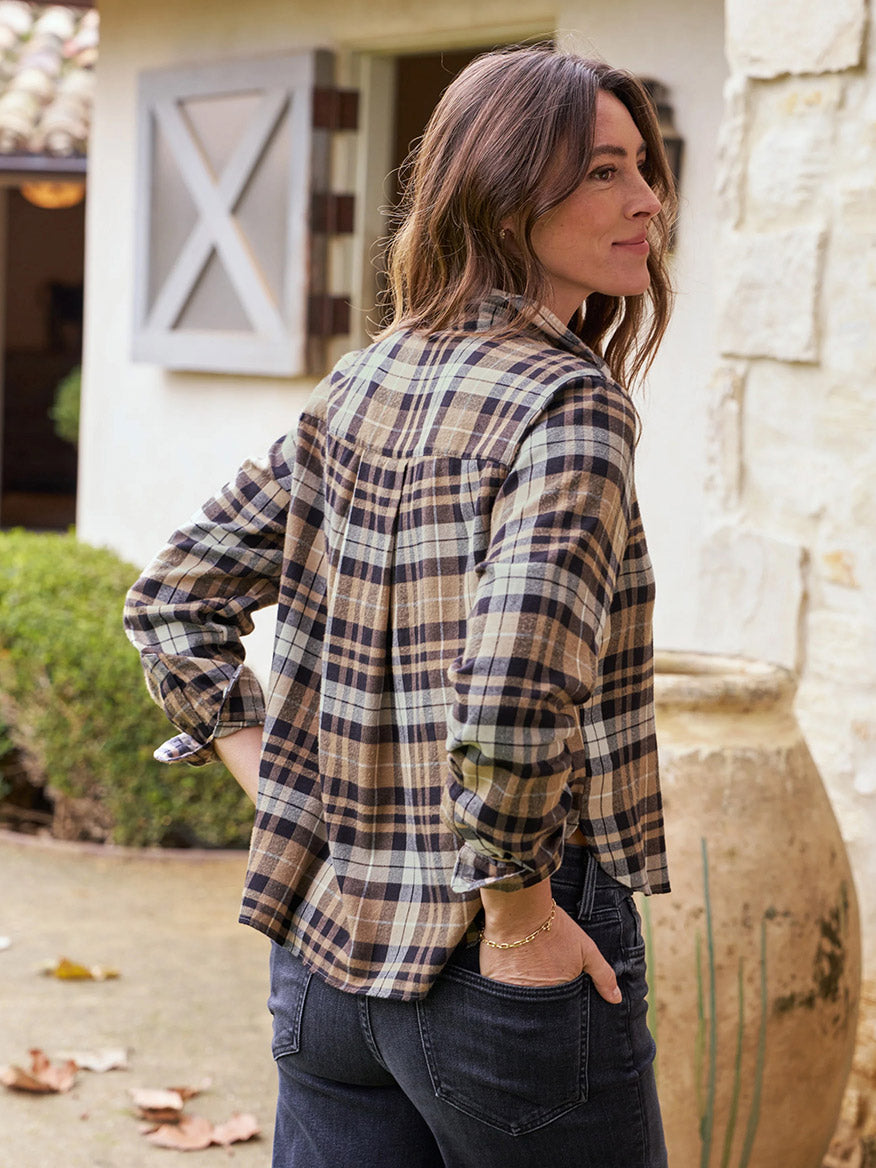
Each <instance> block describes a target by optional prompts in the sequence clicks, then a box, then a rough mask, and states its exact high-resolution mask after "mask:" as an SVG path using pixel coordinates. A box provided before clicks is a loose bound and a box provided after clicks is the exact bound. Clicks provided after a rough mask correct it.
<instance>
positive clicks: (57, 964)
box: [40, 957, 119, 981]
mask: <svg viewBox="0 0 876 1168" xmlns="http://www.w3.org/2000/svg"><path fill="white" fill-rule="evenodd" d="M40 972H41V973H43V974H44V975H45V976H46V977H57V978H59V979H60V980H61V981H109V980H110V979H111V978H115V977H118V976H119V971H118V970H117V969H110V968H109V967H108V966H106V965H81V964H80V963H79V962H78V961H70V960H69V959H68V958H66V957H59V958H58V960H57V961H46V962H44V963H43V965H42V966H40Z"/></svg>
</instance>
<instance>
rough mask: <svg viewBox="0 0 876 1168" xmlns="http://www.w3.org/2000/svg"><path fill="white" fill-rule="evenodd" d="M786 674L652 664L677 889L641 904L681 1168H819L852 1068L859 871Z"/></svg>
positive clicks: (709, 664)
mask: <svg viewBox="0 0 876 1168" xmlns="http://www.w3.org/2000/svg"><path fill="white" fill-rule="evenodd" d="M794 690H795V681H794V678H793V676H792V675H791V674H790V673H788V672H787V671H785V670H783V669H779V668H776V667H773V666H769V665H764V664H761V663H758V662H753V661H746V660H742V659H734V658H723V657H713V656H708V655H701V654H687V653H683V654H682V653H663V654H658V658H657V671H656V700H657V731H658V737H659V744H660V759H661V767H662V776H663V789H664V798H665V804H666V820H667V837H668V844H669V857H670V878H671V881H672V887H673V891H672V892H671V893H670V894H669V895H668V896H655V897H651V898H649V899H648V900H647V901H643V903H642V907H643V915H644V918H645V932H646V940H647V942H648V945H649V950H650V953H649V958H650V962H651V968H650V983H651V1014H650V1017H651V1025H652V1028H653V1029H654V1031H655V1035H656V1039H657V1047H658V1054H657V1080H658V1084H659V1088H660V1097H661V1102H662V1105H663V1113H664V1122H665V1127H666V1138H667V1144H668V1146H669V1162H670V1165H671V1168H820V1166H821V1163H822V1158H823V1156H824V1153H825V1151H826V1149H827V1146H828V1143H829V1142H830V1138H831V1135H832V1133H833V1130H834V1127H835V1125H836V1120H837V1115H838V1112H839V1108H840V1102H841V1098H842V1093H843V1087H844V1084H845V1081H846V1077H847V1074H848V1070H849V1066H850V1063H851V1057H852V1049H853V1044H854V1037H855V1020H856V1014H857V1007H858V996H859V990H860V938H859V928H858V911H857V903H856V899H855V890H854V886H853V883H852V877H851V872H850V869H849V863H848V858H847V856H846V852H845V849H844V847H843V842H842V839H841V838H840V834H839V829H838V827H837V823H836V820H835V818H834V815H833V811H832V810H831V806H830V803H829V801H828V798H827V794H826V792H825V790H824V787H823V785H822V783H821V780H820V778H819V775H818V771H817V770H816V768H815V764H814V762H813V761H812V757H811V755H810V753H809V751H808V749H807V747H806V744H805V742H804V741H803V738H802V736H801V733H800V730H799V727H798V726H797V723H796V721H795V719H794V715H793V712H792V708H791V707H792V699H793V696H794Z"/></svg>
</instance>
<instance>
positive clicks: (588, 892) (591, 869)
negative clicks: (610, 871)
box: [578, 852, 599, 921]
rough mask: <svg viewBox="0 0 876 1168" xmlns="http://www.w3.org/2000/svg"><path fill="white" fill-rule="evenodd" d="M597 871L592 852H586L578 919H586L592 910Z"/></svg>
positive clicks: (597, 865)
mask: <svg viewBox="0 0 876 1168" xmlns="http://www.w3.org/2000/svg"><path fill="white" fill-rule="evenodd" d="M598 873H599V864H598V863H597V860H596V857H595V856H594V855H593V853H592V852H588V853H587V861H586V864H585V866H584V886H583V888H582V890H581V900H580V901H579V903H578V920H579V921H586V920H587V918H588V917H589V916H590V914H591V913H592V912H593V900H594V897H595V895H596V877H597V875H598Z"/></svg>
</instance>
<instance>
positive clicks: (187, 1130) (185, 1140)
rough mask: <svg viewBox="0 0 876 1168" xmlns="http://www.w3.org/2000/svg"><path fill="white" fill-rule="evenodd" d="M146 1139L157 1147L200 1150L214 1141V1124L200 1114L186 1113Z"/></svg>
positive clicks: (187, 1150) (184, 1150)
mask: <svg viewBox="0 0 876 1168" xmlns="http://www.w3.org/2000/svg"><path fill="white" fill-rule="evenodd" d="M146 1139H147V1140H148V1141H149V1143H150V1144H154V1145H155V1147H156V1148H176V1149H177V1150H178V1151H180V1152H200V1151H203V1149H204V1148H209V1146H210V1144H212V1142H213V1125H212V1123H210V1121H209V1120H208V1119H202V1118H201V1116H199V1115H185V1116H183V1118H182V1119H181V1120H180V1121H179V1123H174V1124H162V1126H161V1127H159V1128H156V1129H155V1131H152V1132H150V1133H149V1134H148V1135H147V1136H146Z"/></svg>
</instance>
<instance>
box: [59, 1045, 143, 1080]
mask: <svg viewBox="0 0 876 1168" xmlns="http://www.w3.org/2000/svg"><path fill="white" fill-rule="evenodd" d="M56 1057H57V1058H62V1059H68V1060H72V1061H73V1062H74V1063H76V1065H77V1066H78V1067H79V1069H80V1071H94V1072H95V1073H96V1074H103V1073H105V1072H106V1071H126V1070H127V1069H128V1052H127V1051H126V1050H125V1049H124V1047H121V1046H119V1047H104V1048H103V1049H102V1050H65V1051H59V1053H58V1054H57V1055H56Z"/></svg>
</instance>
